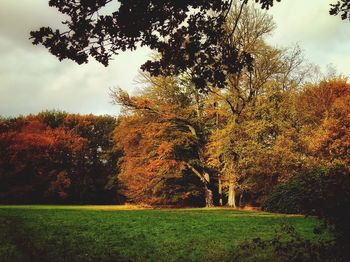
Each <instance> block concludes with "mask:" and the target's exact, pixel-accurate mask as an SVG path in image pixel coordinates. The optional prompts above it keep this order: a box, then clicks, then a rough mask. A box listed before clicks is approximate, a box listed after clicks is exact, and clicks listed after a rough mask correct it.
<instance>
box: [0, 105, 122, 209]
mask: <svg viewBox="0 0 350 262" xmlns="http://www.w3.org/2000/svg"><path fill="white" fill-rule="evenodd" d="M116 125H117V120H116V119H115V118H114V117H111V116H94V115H76V114H68V113H65V112H60V111H44V112H41V113H39V114H37V115H29V116H20V117H16V118H1V119H0V148H1V150H0V181H1V183H0V202H1V203H7V204H10V203H12V204H25V203H37V204H43V203H61V204H62V203H71V204H72V203H75V204H87V203H96V204H101V203H121V201H122V199H121V198H120V196H119V195H118V193H117V182H116V179H115V177H116V175H117V173H116V163H117V161H118V159H119V156H120V152H118V151H115V150H114V142H113V138H112V134H113V131H114V129H115V127H116Z"/></svg>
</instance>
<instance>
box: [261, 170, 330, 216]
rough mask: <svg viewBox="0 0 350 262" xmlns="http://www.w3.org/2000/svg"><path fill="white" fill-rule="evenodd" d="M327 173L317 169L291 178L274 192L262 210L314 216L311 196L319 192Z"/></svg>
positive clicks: (268, 197)
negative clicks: (310, 203) (310, 201)
mask: <svg viewBox="0 0 350 262" xmlns="http://www.w3.org/2000/svg"><path fill="white" fill-rule="evenodd" d="M326 173H327V172H326V170H325V169H321V168H317V169H313V170H311V171H307V172H302V173H299V174H297V175H295V176H293V177H291V178H290V179H289V180H288V181H287V182H286V183H283V184H280V185H277V186H276V187H275V188H274V189H273V190H272V192H271V193H270V194H269V195H268V196H267V198H266V199H265V201H264V203H263V206H262V209H263V210H264V211H269V212H278V213H286V214H306V213H308V214H313V213H314V212H313V210H312V209H311V210H310V208H309V203H308V202H309V200H310V199H309V195H310V194H314V193H316V192H317V191H318V188H319V187H320V184H322V182H323V178H324V177H325V176H326Z"/></svg>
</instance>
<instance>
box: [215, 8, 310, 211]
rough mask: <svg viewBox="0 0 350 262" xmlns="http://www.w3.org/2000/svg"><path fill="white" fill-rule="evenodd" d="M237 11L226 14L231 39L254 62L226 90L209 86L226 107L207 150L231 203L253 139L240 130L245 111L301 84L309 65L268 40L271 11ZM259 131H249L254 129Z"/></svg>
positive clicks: (297, 54)
mask: <svg viewBox="0 0 350 262" xmlns="http://www.w3.org/2000/svg"><path fill="white" fill-rule="evenodd" d="M233 10H234V11H233V12H232V14H231V15H229V16H228V20H229V21H231V22H228V23H227V29H226V31H227V32H231V31H232V27H235V30H234V33H233V34H232V35H230V42H231V44H232V45H239V46H240V48H241V49H242V50H245V51H246V52H249V53H250V54H251V55H252V57H253V58H254V63H253V67H252V70H249V69H244V70H241V71H240V72H238V73H232V74H228V75H227V79H228V84H227V85H226V86H225V87H224V88H221V89H219V88H215V87H209V90H210V93H211V94H212V95H213V96H214V97H216V103H217V105H218V107H221V108H222V109H220V111H221V112H222V115H221V117H220V116H219V118H221V120H220V121H218V122H219V123H218V128H217V130H216V131H215V132H213V134H212V136H211V139H210V141H211V142H210V144H209V145H208V152H209V157H210V159H211V163H212V165H213V166H214V167H216V168H217V169H218V170H220V172H221V176H220V179H221V180H223V182H224V183H223V184H226V185H227V186H228V205H229V206H232V207H236V201H235V199H236V196H235V195H236V194H235V191H236V189H237V188H238V186H239V180H240V179H239V177H240V176H242V173H243V170H242V169H241V168H240V162H242V161H246V160H245V159H244V157H243V151H242V150H245V151H246V149H247V147H245V146H243V145H242V144H241V145H239V144H240V143H241V142H242V143H246V141H250V138H249V134H248V136H247V135H243V133H242V132H241V131H240V130H243V129H244V128H245V127H244V126H245V121H247V120H249V117H247V115H248V114H251V112H253V111H254V110H253V109H254V107H255V106H258V104H257V101H258V100H259V98H260V97H268V96H270V95H271V96H272V95H273V94H275V95H277V96H278V95H279V94H278V93H281V92H283V91H284V90H288V89H290V88H292V87H296V86H298V85H299V84H300V83H301V81H302V79H303V78H304V76H305V74H306V72H307V70H308V68H307V67H306V66H304V65H303V64H302V61H303V60H302V56H301V51H300V49H299V48H297V47H296V48H293V49H289V50H282V49H276V48H273V47H271V46H268V45H267V44H266V42H265V41H264V38H265V37H266V36H267V35H269V34H270V33H271V32H272V31H273V29H274V24H273V21H272V18H271V17H270V16H268V14H266V13H262V12H261V11H260V10H258V9H255V8H254V7H252V6H245V7H244V8H243V9H242V8H241V6H240V5H239V4H236V5H235V6H234V7H233ZM237 15H240V20H239V21H238V23H234V22H232V21H235V18H234V17H236V16H237ZM261 101H264V100H263V99H260V101H259V102H261ZM224 108H226V110H225V109H224ZM249 112H250V113H249ZM220 122H221V123H220ZM251 123H252V122H251ZM255 131H256V130H254V129H251V132H255ZM253 136H254V135H253ZM252 146H253V145H252ZM251 149H252V148H251ZM261 153H262V152H261Z"/></svg>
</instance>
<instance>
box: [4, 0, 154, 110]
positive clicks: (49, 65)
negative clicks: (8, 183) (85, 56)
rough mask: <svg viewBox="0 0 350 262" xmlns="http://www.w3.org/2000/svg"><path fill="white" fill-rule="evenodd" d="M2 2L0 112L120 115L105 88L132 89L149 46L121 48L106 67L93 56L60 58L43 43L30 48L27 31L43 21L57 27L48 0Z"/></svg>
mask: <svg viewBox="0 0 350 262" xmlns="http://www.w3.org/2000/svg"><path fill="white" fill-rule="evenodd" d="M1 1H2V2H1V4H0V57H1V60H0V93H1V95H0V115H3V116H15V115H19V114H29V113H37V112H40V111H42V110H46V109H59V110H65V111H68V112H72V113H82V114H87V113H94V114H107V113H108V114H113V115H115V114H118V112H119V108H118V107H117V106H115V105H112V104H111V103H110V101H111V99H110V97H109V88H112V87H116V86H120V87H122V88H124V89H127V90H129V91H130V90H133V88H134V86H133V85H132V83H133V79H134V78H135V77H136V76H137V71H138V69H139V67H140V65H141V64H142V63H143V62H144V61H145V58H146V57H147V56H148V54H149V50H148V49H140V50H138V51H136V52H133V53H131V52H125V53H123V54H121V55H119V56H117V57H116V58H115V60H114V61H112V62H111V64H110V66H109V67H107V68H106V67H104V66H103V65H101V64H99V63H97V62H96V61H93V60H91V61H90V63H89V64H85V65H77V64H75V63H74V62H72V61H62V62H59V61H58V60H57V58H55V57H53V56H52V55H50V54H49V53H48V52H47V51H46V50H45V49H44V48H43V47H40V46H32V44H31V42H30V41H29V40H28V37H29V31H30V30H34V29H37V28H39V27H40V26H42V25H50V26H54V27H58V26H60V24H59V22H57V21H60V20H61V19H62V16H59V14H58V13H57V11H56V10H55V9H53V8H49V7H48V6H47V0H36V1H31V2H33V3H29V1H22V2H23V3H19V2H20V1H9V0H1Z"/></svg>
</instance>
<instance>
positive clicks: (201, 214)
mask: <svg viewBox="0 0 350 262" xmlns="http://www.w3.org/2000/svg"><path fill="white" fill-rule="evenodd" d="M284 223H289V224H291V225H293V226H294V227H295V228H296V229H297V231H298V232H299V233H300V234H301V235H303V236H304V237H305V238H308V239H311V240H315V241H316V240H318V238H327V237H329V236H316V235H314V234H313V228H314V227H315V226H316V225H317V224H318V223H319V222H318V221H317V220H316V219H315V218H311V217H309V218H304V217H302V216H291V215H280V214H270V213H264V212H253V211H238V210H232V209H205V208H204V209H137V208H134V207H128V206H127V207H118V206H0V261H225V260H230V257H231V256H232V252H234V248H235V247H237V245H238V244H240V243H242V242H243V241H245V240H250V239H252V238H256V237H261V238H263V239H269V238H272V237H273V236H274V234H275V230H277V229H278V228H279V227H280V225H282V224H284Z"/></svg>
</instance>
